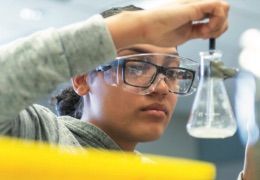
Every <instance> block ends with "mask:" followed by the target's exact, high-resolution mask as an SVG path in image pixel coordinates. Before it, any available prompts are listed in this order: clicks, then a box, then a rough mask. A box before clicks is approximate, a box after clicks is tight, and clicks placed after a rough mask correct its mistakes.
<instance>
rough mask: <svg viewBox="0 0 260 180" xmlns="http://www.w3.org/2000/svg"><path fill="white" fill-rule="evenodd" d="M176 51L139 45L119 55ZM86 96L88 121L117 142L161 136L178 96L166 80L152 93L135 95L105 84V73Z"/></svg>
mask: <svg viewBox="0 0 260 180" xmlns="http://www.w3.org/2000/svg"><path fill="white" fill-rule="evenodd" d="M148 52H149V53H152V52H156V53H170V54H172V53H176V48H161V47H156V46H152V45H135V46H132V47H130V48H128V49H121V50H119V51H118V56H125V55H132V54H138V53H148ZM89 87H90V90H89V93H88V95H87V96H86V98H85V100H86V103H87V105H86V109H85V110H84V111H87V113H86V114H88V115H87V120H88V121H89V122H91V123H93V124H95V125H96V126H98V127H100V128H101V129H102V130H104V131H105V132H106V133H107V134H109V135H110V136H111V137H112V138H113V139H114V140H115V141H117V142H123V141H128V142H133V143H135V142H144V141H151V140H155V139H157V138H159V137H160V136H161V135H162V133H163V132H164V130H165V128H166V126H167V125H168V123H169V121H170V119H171V116H172V114H173V111H174V108H175V105H176V102H177V95H176V94H173V93H170V92H169V90H168V87H167V85H166V84H165V82H164V81H163V80H161V81H160V82H159V84H158V85H157V86H156V88H155V90H154V91H153V92H152V93H150V94H148V95H139V94H134V93H131V92H128V91H125V90H124V89H122V88H120V87H114V86H111V85H108V84H107V83H105V81H104V79H103V74H102V73H97V75H96V77H95V78H94V79H93V81H92V82H91V83H89Z"/></svg>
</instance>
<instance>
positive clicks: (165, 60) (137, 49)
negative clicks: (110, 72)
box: [117, 44, 179, 66]
mask: <svg viewBox="0 0 260 180" xmlns="http://www.w3.org/2000/svg"><path fill="white" fill-rule="evenodd" d="M145 53H157V54H169V55H170V56H160V55H159V56H145V57H144V56H140V57H138V59H139V60H145V61H150V62H152V63H155V64H157V65H164V66H178V65H179V58H177V57H176V55H178V52H177V49H176V47H159V46H154V45H148V44H137V45H133V46H129V47H126V48H122V49H119V50H118V51H117V54H118V56H129V55H138V54H145ZM133 58H136V57H133Z"/></svg>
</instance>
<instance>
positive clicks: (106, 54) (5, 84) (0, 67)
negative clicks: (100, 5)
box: [0, 15, 120, 149]
mask: <svg viewBox="0 0 260 180" xmlns="http://www.w3.org/2000/svg"><path fill="white" fill-rule="evenodd" d="M115 56H116V51H115V47H114V44H113V41H112V38H111V36H110V34H109V31H108V30H107V28H106V25H105V23H104V21H103V18H102V17H101V16H99V15H96V16H93V17H92V18H90V19H89V20H87V21H84V22H80V23H77V24H73V25H70V26H67V27H64V28H62V29H53V28H52V29H48V30H46V31H42V32H38V33H35V34H33V35H32V36H30V37H27V38H23V39H20V40H17V41H15V42H14V43H11V44H8V45H6V46H4V47H2V48H1V49H0V73H1V75H0V135H7V136H14V137H19V138H25V139H32V140H39V141H46V142H49V143H53V144H59V145H73V146H84V147H99V148H105V149H120V148H119V146H118V145H117V144H116V143H115V142H114V141H113V140H112V139H111V138H110V137H109V136H108V135H106V134H105V132H103V131H102V130H100V129H99V128H97V127H95V126H93V125H91V124H89V123H87V122H83V121H80V120H77V119H74V118H71V117H57V116H56V115H55V114H54V113H53V112H51V111H50V110H49V109H47V108H45V107H43V106H40V105H36V104H34V105H32V104H33V103H34V102H36V101H37V100H38V99H39V98H41V97H45V96H46V95H47V94H49V93H50V92H51V91H53V90H54V89H55V88H56V86H57V85H58V84H60V83H63V82H65V81H67V80H69V78H70V77H71V76H73V75H76V74H80V73H84V72H87V71H88V70H91V69H92V68H94V67H95V66H97V65H98V64H101V63H104V62H105V61H106V60H111V59H114V58H115Z"/></svg>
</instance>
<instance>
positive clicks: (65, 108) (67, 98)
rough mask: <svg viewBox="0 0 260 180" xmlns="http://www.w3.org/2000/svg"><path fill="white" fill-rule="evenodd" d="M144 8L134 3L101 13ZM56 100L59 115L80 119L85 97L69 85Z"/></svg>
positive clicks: (113, 13)
mask: <svg viewBox="0 0 260 180" xmlns="http://www.w3.org/2000/svg"><path fill="white" fill-rule="evenodd" d="M137 10H143V9H142V8H139V7H136V6H134V5H129V6H125V7H116V8H111V9H108V10H106V11H103V12H102V13H101V15H102V16H103V17H104V18H107V17H110V16H113V15H115V14H119V13H121V12H122V11H137ZM52 99H53V100H54V101H55V109H56V111H57V114H58V116H71V117H74V118H77V119H80V118H81V116H82V110H83V98H82V97H81V96H79V95H78V94H77V93H76V92H75V91H74V89H73V88H72V87H68V88H66V89H64V90H62V91H61V93H60V94H58V95H57V96H55V97H53V98H52Z"/></svg>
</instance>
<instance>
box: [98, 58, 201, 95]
mask: <svg viewBox="0 0 260 180" xmlns="http://www.w3.org/2000/svg"><path fill="white" fill-rule="evenodd" d="M197 68H198V63H197V62H195V61H193V60H190V59H187V58H182V57H179V56H177V55H171V54H155V53H147V54H138V55H131V56H124V57H119V58H117V59H116V60H115V61H113V62H112V63H111V64H108V65H101V66H100V67H98V68H97V70H102V71H103V72H104V79H105V81H106V83H108V84H109V85H112V86H120V87H122V88H123V89H124V90H126V91H129V92H132V93H135V94H140V95H145V94H149V93H151V92H152V91H154V89H155V88H156V86H157V85H158V83H159V82H160V81H161V80H164V81H165V83H166V84H167V86H168V88H169V91H170V92H172V93H176V94H181V95H187V94H191V93H192V92H193V91H194V89H195V86H193V84H196V81H197V76H196V73H195V72H196V70H197Z"/></svg>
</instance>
